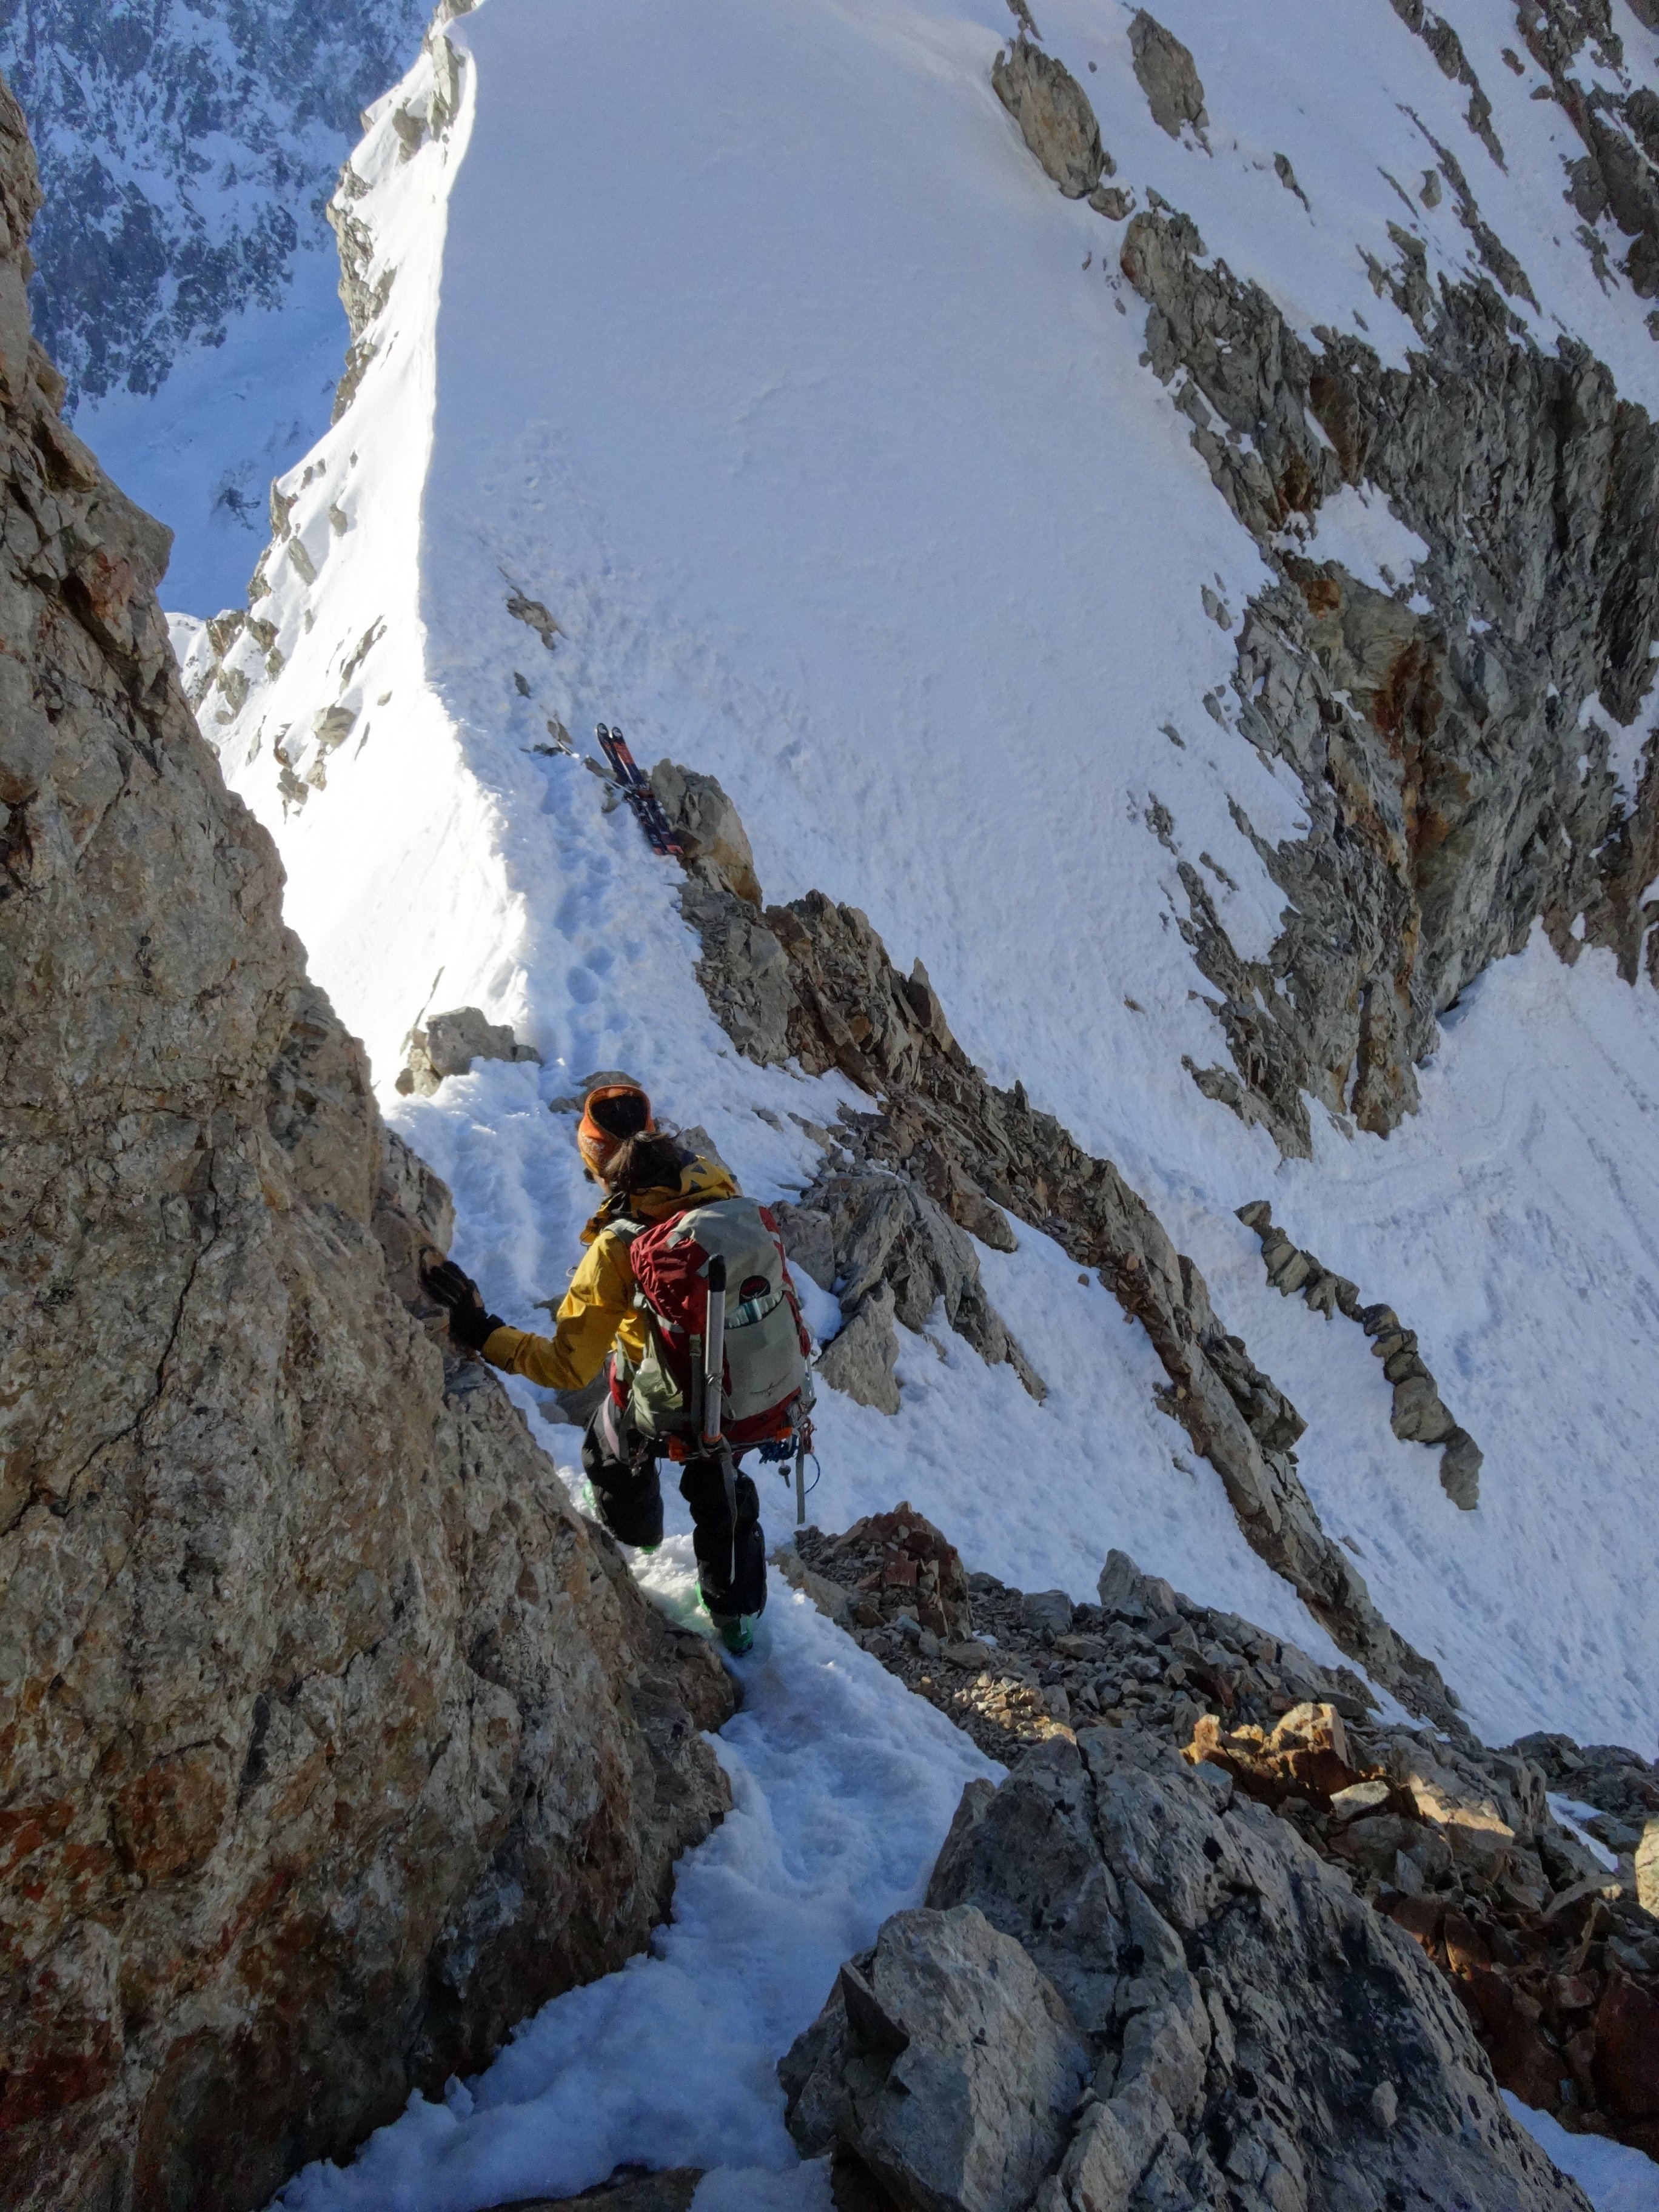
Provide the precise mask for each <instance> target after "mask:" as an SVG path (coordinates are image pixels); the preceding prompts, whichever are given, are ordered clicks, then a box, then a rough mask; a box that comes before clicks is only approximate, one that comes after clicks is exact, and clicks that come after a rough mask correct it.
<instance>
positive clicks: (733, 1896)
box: [281, 1431, 1001, 2212]
mask: <svg viewBox="0 0 1659 2212" xmlns="http://www.w3.org/2000/svg"><path fill="white" fill-rule="evenodd" d="M566 1433H567V1434H568V1433H569V1432H568V1431H567V1432H566ZM676 1514H678V1518H679V1526H680V1528H681V1529H682V1530H684V1529H685V1528H686V1527H687V1526H688V1525H689V1524H688V1523H687V1522H686V1521H685V1518H684V1508H683V1507H681V1506H680V1504H679V1501H678V1498H675V1499H673V1501H672V1506H671V1516H670V1526H671V1529H672V1528H673V1525H674V1516H675V1515H676ZM644 1579H645V1580H646V1582H647V1587H649V1588H650V1589H653V1593H654V1594H655V1595H657V1596H658V1597H659V1600H660V1601H664V1602H665V1603H667V1604H669V1605H670V1606H671V1607H674V1608H675V1609H677V1610H678V1611H679V1612H681V1613H683V1614H684V1616H685V1617H686V1618H688V1619H691V1618H695V1617H696V1588H695V1571H694V1567H693V1563H692V1559H691V1547H690V1536H689V1534H684V1533H682V1534H671V1535H670V1537H669V1540H668V1541H667V1542H666V1543H665V1546H664V1547H663V1550H662V1552H661V1553H659V1554H658V1555H657V1556H656V1557H655V1558H654V1559H653V1560H652V1561H651V1562H650V1563H649V1572H648V1574H647V1576H646V1577H644ZM741 1673H742V1675H743V1678H744V1707H743V1710H742V1711H741V1712H740V1713H739V1714H738V1717H737V1718H736V1719H735V1720H733V1721H732V1722H731V1723H729V1724H728V1725H727V1727H726V1730H725V1732H724V1733H723V1735H721V1736H720V1738H719V1739H718V1748H719V1751H720V1759H721V1761H722V1764H723V1765H725V1767H726V1772H727V1773H728V1775H729V1776H730V1778H731V1781H732V1796H733V1801H734V1802H733V1809H732V1812H731V1813H729V1814H727V1816H726V1820H724V1821H723V1822H722V1823H721V1825H720V1827H719V1828H718V1829H717V1830H716V1831H715V1832H714V1834H713V1835H712V1836H711V1837H710V1838H708V1842H707V1843H705V1844H702V1845H700V1846H699V1847H698V1849H697V1850H694V1851H690V1852H688V1853H687V1855H686V1857H684V1859H683V1860H682V1861H681V1862H680V1864H679V1867H678V1870H677V1873H676V1877H675V1889H674V1911H673V1918H672V1920H671V1922H670V1923H669V1924H668V1925H667V1926H666V1927H665V1928H663V1929H659V1931H658V1933H657V1936H656V1937H655V1939H654V1940H653V1945H652V1948H651V1950H650V1952H649V1953H647V1954H642V1955H641V1956H640V1957H637V1958H635V1959H631V1960H629V1963H628V1965H627V1966H624V1967H623V1970H622V1971H621V1972H619V1973H615V1974H608V1975H606V1976H605V1978H604V1979H603V1980H602V1981H599V1982H592V1983H590V1984H587V1986H586V1987H585V1988H583V1989H580V1990H572V1991H571V1992H570V1993H569V1995H568V1996H563V1997H558V1998H556V1999H555V2000H554V2001H553V2002H552V2003H550V2004H549V2005H546V2006H544V2008H543V2009H542V2011H541V2012H540V2013H539V2014H538V2015H536V2016H535V2018H534V2019H532V2020H531V2021H526V2023H525V2025H524V2026H523V2027H521V2028H520V2030H519V2032H518V2033H517V2034H516V2035H515V2036H514V2038H513V2041H512V2042H511V2043H510V2044H508V2045H507V2048H506V2050H505V2051H502V2052H501V2056H500V2057H498V2058H497V2059H496V2061H495V2063H494V2065H492V2066H491V2067H490V2068H489V2070H488V2072H487V2073H485V2074H483V2075H481V2076H480V2077H479V2078H478V2079H477V2081H474V2082H473V2083H472V2084H471V2085H470V2086H468V2087H464V2086H463V2085H461V2084H460V2083H459V2082H452V2083H451V2085H450V2087H449V2089H448V2092H447V2095H446V2098H445V2100H444V2101H443V2102H442V2103H436V2102H427V2101H425V2100H422V2099H420V2098H418V2097H417V2098H416V2099H414V2100H412V2102H411V2105H410V2110H409V2112H407V2113H406V2114H405V2115H404V2117H403V2118H401V2119H400V2120H398V2122H397V2123H395V2124H393V2125H392V2126H391V2127H387V2128H383V2129H382V2130H380V2132H379V2133H378V2134H377V2135H375V2136H374V2137H372V2138H371V2140H370V2142H368V2145H367V2146H366V2147H365V2148H364V2150H363V2152H362V2155H361V2156H360V2157H359V2158H358V2159H357V2160H356V2161H355V2163H354V2164H353V2165H352V2166H349V2167H348V2168H346V2169H344V2170H343V2171H342V2170H341V2169H338V2168H336V2167H334V2166H330V2165H326V2164H321V2165H319V2166H313V2167H310V2168H308V2169H307V2171H306V2172H303V2173H302V2174H301V2175H299V2176H298V2177H297V2178H296V2179H295V2180H294V2181H293V2182H291V2183H290V2184H289V2186H288V2188H287V2189H286V2190H285V2191H283V2196H282V2198H281V2202H282V2203H283V2205H284V2206H285V2207H286V2208H288V2212H471V2208H472V2207H473V2206H475V2205H479V2204H488V2203H509V2202H511V2201H512V2200H513V2199H514V2198H519V2197H539V2196H544V2195H558V2196H564V2195H566V2194H573V2193H574V2191H577V2190H580V2189H585V2188H586V2187H588V2186H590V2185H592V2183H594V2182H597V2181H602V2180H604V2179H605V2177H606V2175H607V2174H609V2173H610V2172H611V2170H612V2168H613V2167H614V2166H617V2165H619V2164H620V2163H622V2162H623V2160H639V2161H641V2162H642V2163H645V2164H647V2165H650V2166H692V2165H695V2166H707V2167H710V2168H714V2169H717V2170H720V2171H718V2172H716V2173H714V2174H711V2175H710V2178H709V2179H708V2181H706V2182H705V2183H704V2184H703V2185H702V2189H701V2190H700V2191H699V2194H698V2197H697V2203H698V2206H699V2208H700V2212H715V2208H720V2207H725V2208H728V2212H769V2208H771V2207H774V2206H775V2207H777V2208H778V2212H783V2208H784V2207H786V2206H787V2207H790V2208H797V2207H798V2208H799V2212H809V2208H810V2212H828V2208H829V2179H828V2174H827V2172H826V2171H825V2170H824V2168H823V2166H820V2165H817V2164H814V2165H812V2166H806V2167H802V2166H800V2164H799V2160H798V2158H797V2155H796V2153H795V2150H794V2148H793V2144H792V2143H791V2142H790V2140H789V2137H788V2136H787V2133H786V2131H785V2129H784V2125H783V2093H782V2091H781V2089H780V2087H779V2086H778V2083H777V2080H776V2076H775V2073H774V2070H773V2069H774V2067H775V2063H776V2060H777V2057H778V2054H779V2053H780V2052H781V2051H785V2050H787V2048H788V2046H789V2045H790V2043H791V2042H792V2041H793V2039H794V2038H795V2036H796V2035H798V2034H799V2032H800V2031H801V2029H802V2028H804V2027H806V2026H807V2025H808V2024H809V2023H810V2022H811V2021H813V2020H814V2019H816V2018H817V2014H818V2011H819V2008H821V2006H822V2005H823V2000H824V1996H825V1995H826V1994H827V1992H828V1990H829V1987H830V1985H831V1984H832V1983H833V1982H834V1980H835V1978H836V1973H837V1972H838V1971H839V1969H840V1966H841V1963H842V1960H843V1959H845V1958H847V1957H848V1956H849V1955H850V1954H853V1953H854V1952H856V1951H860V1950H863V1949H865V1948H867V1947H868V1946H869V1945H870V1944H871V1943H872V1942H874V1941H875V1936H876V1931H877V1929H878V1928H879V1926H880V1924H881V1923H882V1921H883V1920H884V1919H885V1918H886V1917H887V1916H888V1914H889V1913H891V1912H896V1911H900V1910H902V1908H903V1907H905V1906H908V1905H917V1904H920V1903H921V1897H922V1893H923V1891H924V1890H925V1888H926V1887H927V1875H928V1873H929V1872H930V1870H931V1869H932V1866H933V1860H934V1858H935V1857H937V1856H938V1852H939V1845H940V1844H942V1843H943V1842H944V1840H945V1832H946V1830H947V1829H948V1828H949V1826H950V1825H951V1814H953V1813H954V1812H955V1811H956V1808H957V1800H958V1798H959V1797H960V1796H961V1795H962V1791H963V1787H964V1786H965V1785H966V1784H967V1783H968V1782H969V1781H970V1780H972V1778H974V1777H975V1775H978V1774H988V1775H991V1776H993V1777H995V1776H997V1775H999V1774H1000V1771H1001V1770H1000V1768H997V1767H995V1766H994V1765H992V1764H991V1763H990V1762H989V1761H988V1760H987V1759H983V1758H981V1756H980V1754H979V1753H977V1752H976V1751H975V1749H974V1747H973V1746H972V1744H971V1743H969V1741H968V1739H967V1738H966V1737H965V1736H963V1735H961V1734H960V1733H959V1732H958V1731H957V1729H954V1728H952V1727H951V1724H950V1723H948V1722H947V1721H945V1719H944V1718H943V1717H942V1716H941V1715H939V1713H937V1712H935V1711H933V1707H932V1706H931V1705H926V1704H925V1703H923V1701H922V1700H921V1699H918V1698H913V1697H911V1696H910V1695H909V1693H908V1692H907V1691H904V1690H902V1688H900V1687H899V1686H898V1685H897V1684H896V1682H894V1680H893V1679H892V1677H891V1676H890V1675H889V1674H886V1673H885V1671H884V1669H883V1668H881V1667H880V1666H879V1665H878V1662H876V1661H875V1660H873V1659H872V1658H870V1657H869V1656H867V1654H866V1653H865V1652H863V1651H860V1650H859V1649H858V1647H857V1646H856V1645H855V1644H853V1643H851V1642H850V1640H849V1639H848V1638H847V1637H845V1636H843V1635H842V1632H841V1631H840V1630H839V1629H837V1628H832V1627H831V1626H829V1623H828V1622H827V1621H825V1620H823V1619H822V1618H821V1616H820V1615H819V1614H818V1613H817V1612H815V1611H814V1609H813V1608H812V1607H811V1605H810V1604H809V1603H808V1602H807V1601H805V1599H804V1598H800V1597H797V1596H796V1595H793V1593H792V1592H790V1591H789V1590H787V1589H782V1590H781V1592H780V1593H779V1594H778V1595H776V1596H775V1599H774V1601H773V1605H772V1607H771V1608H770V1610H769V1613H768V1615H767V1619H766V1624H765V1627H764V1629H763V1639H762V1643H761V1644H760V1646H759V1648H758V1650H757V1654H756V1656H755V1657H754V1658H752V1659H751V1660H750V1661H748V1662H745V1663H744V1666H743V1668H742V1669H741ZM826 2163H827V2162H826Z"/></svg>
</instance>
